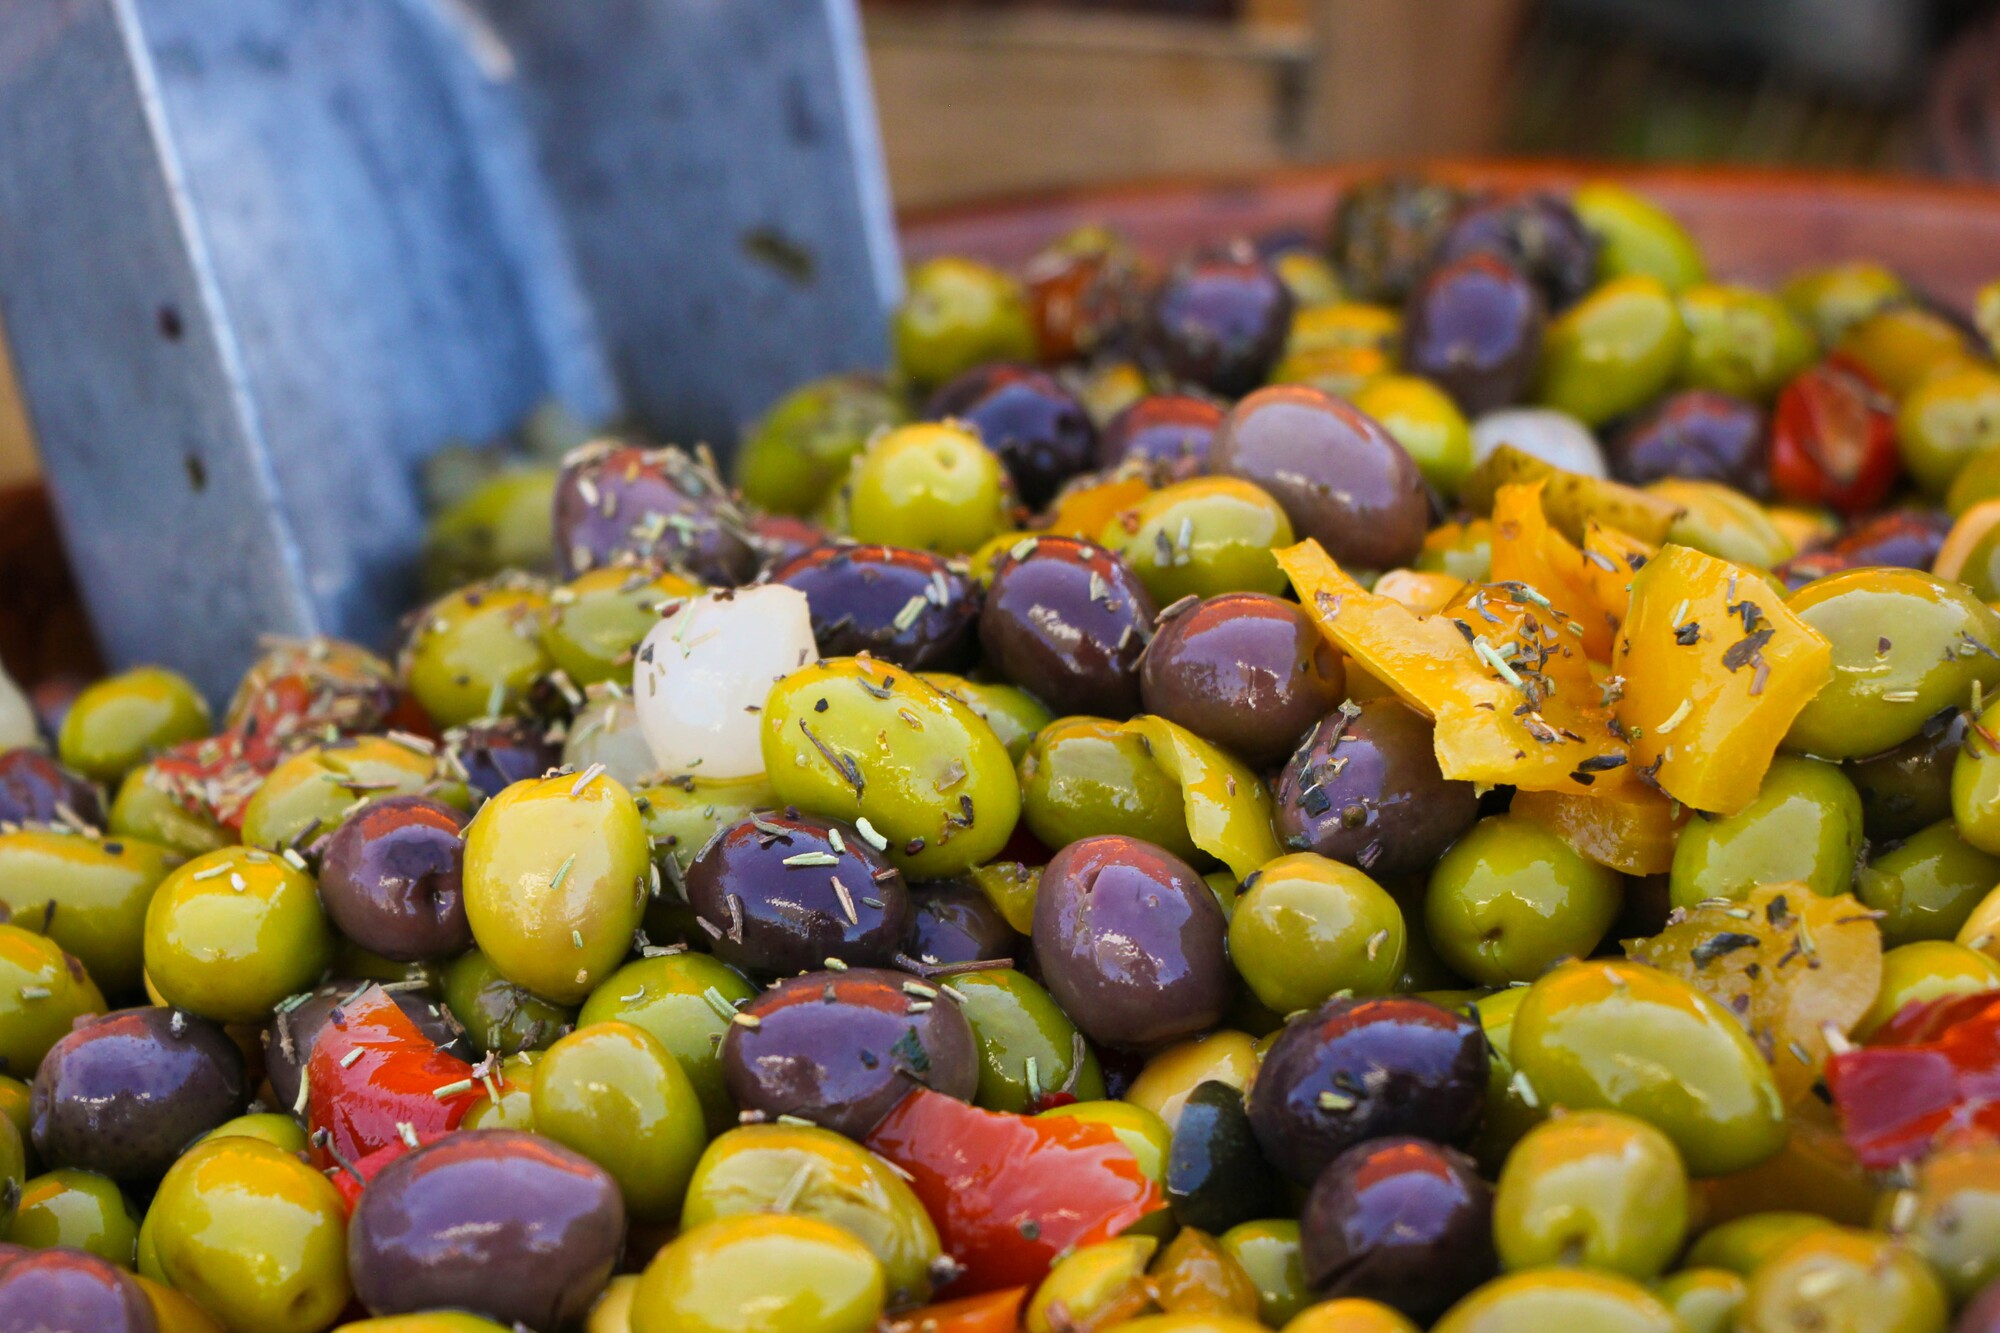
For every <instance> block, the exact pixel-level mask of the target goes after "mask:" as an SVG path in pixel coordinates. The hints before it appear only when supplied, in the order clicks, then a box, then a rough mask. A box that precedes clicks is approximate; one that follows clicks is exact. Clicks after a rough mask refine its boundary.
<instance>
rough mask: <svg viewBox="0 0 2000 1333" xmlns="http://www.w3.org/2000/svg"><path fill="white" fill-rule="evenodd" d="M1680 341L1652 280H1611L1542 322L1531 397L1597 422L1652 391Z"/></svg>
mask: <svg viewBox="0 0 2000 1333" xmlns="http://www.w3.org/2000/svg"><path fill="white" fill-rule="evenodd" d="M1686 347H1687V326H1686V324H1685V322H1684V321H1683V320H1682V319H1681V313H1680V310H1679V309H1678V308H1677V307H1676V305H1675V303H1674V296H1673V293H1672V292H1671V291H1669V290H1668V288H1667V285H1666V284H1665V283H1663V282H1661V281H1660V280H1659V279H1657V278H1653V277H1648V276H1637V275H1634V276H1631V277H1624V278H1614V279H1612V280H1611V281H1609V282H1606V283H1604V284H1603V285H1601V286H1599V287H1598V288H1596V289H1595V290H1594V291H1592V292H1591V293H1590V295H1588V296H1586V297H1584V298H1583V299H1582V300H1581V301H1578V302H1577V303H1576V304H1575V305H1573V306H1571V307H1570V308H1569V309H1568V310H1566V311H1564V312H1563V313H1562V314H1561V315H1559V316H1557V317H1556V318H1555V319H1553V320H1551V321H1550V322H1549V328H1548V336H1547V338H1546V339H1545V340H1544V342H1543V347H1542V360H1541V373H1540V375H1539V383H1538V384H1537V386H1536V395H1537V397H1538V399H1539V401H1541V402H1542V403H1544V404H1546V405H1548V406H1550V407H1558V408H1561V409H1562V410H1563V411H1565V412H1568V413H1570V414H1571V415H1572V416H1574V417H1576V418H1577V419H1578V420H1580V421H1582V422H1583V423H1584V424H1585V425H1589V426H1601V425H1603V424H1604V423H1605V422H1606V421H1609V420H1610V419H1611V418H1613V417H1616V416H1620V415H1622V414H1624V413H1626V412H1630V411H1632V410H1634V409H1635V408H1639V407H1643V406H1644V405H1645V404H1647V403H1650V402H1652V401H1653V399H1654V398H1656V397H1658V396H1659V394H1660V391H1661V390H1662V389H1665V388H1666V387H1667V385H1668V384H1669V383H1670V382H1672V380H1673V377H1674V373H1675V372H1676V371H1677V370H1678V369H1679V368H1680V363H1681V356H1682V353H1683V352H1684V351H1685V349H1686Z"/></svg>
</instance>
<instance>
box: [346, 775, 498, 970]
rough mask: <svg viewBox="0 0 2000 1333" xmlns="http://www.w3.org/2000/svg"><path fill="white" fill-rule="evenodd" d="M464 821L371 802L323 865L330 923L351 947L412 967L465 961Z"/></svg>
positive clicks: (401, 802)
mask: <svg viewBox="0 0 2000 1333" xmlns="http://www.w3.org/2000/svg"><path fill="white" fill-rule="evenodd" d="M464 822H465V817H464V816H463V815H461V814H460V813H459V812H458V811H457V810H454V809H452V807H450V806H448V805H445V804H444V803H442V802H440V801H434V800H431V799H429V798H428V797H423V796H391V797H388V798H386V799H384V800H380V801H371V802H369V804H368V805H367V806H366V807H365V808H363V809H362V810H361V811H360V812H359V813H358V814H356V815H355V816H354V817H353V818H351V819H349V820H348V821H347V822H345V823H344V824H342V825H341V826H340V829H339V831H338V832H336V833H335V834H334V835H333V837H332V838H331V839H329V840H328V842H327V847H326V851H325V853H324V854H323V855H322V856H321V858H320V873H319V894H320V901H321V902H322V903H324V904H325V905H326V912H327V916H328V917H329V918H331V919H332V921H333V924H334V925H335V926H337V927H339V929H340V932H341V933H342V934H343V935H345V936H347V937H348V938H349V939H350V940H352V941H354V942H355V943H356V944H358V945H360V946H361V947H362V948H364V949H368V950H370V951H372V952H374V953H379V954H381V955H382V956H383V957H385V958H393V959H397V960H399V961H403V962H414V961H416V960H419V959H424V958H439V957H444V956H446V955H450V954H457V953H463V952H464V951H465V950H466V949H467V948H468V947H470V946H471V944H472V927H471V926H470V925H469V924H467V922H466V919H465V884H464V878H463V868H464V863H465V841H464V839H463V837H461V835H460V830H461V828H462V827H463V825H464Z"/></svg>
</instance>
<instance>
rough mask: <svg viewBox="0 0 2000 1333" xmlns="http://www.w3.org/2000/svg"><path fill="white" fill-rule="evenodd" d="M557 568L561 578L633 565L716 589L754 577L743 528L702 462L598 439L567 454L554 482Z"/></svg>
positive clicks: (753, 556)
mask: <svg viewBox="0 0 2000 1333" xmlns="http://www.w3.org/2000/svg"><path fill="white" fill-rule="evenodd" d="M555 541H556V563H557V565H558V566H559V567H560V569H561V571H562V575H563V577H564V578H575V577H576V576H577V575H578V574H581V573H582V572H583V571H585V570H587V569H596V568H598V567H599V566H601V565H608V564H612V563H614V562H615V561H617V560H619V559H635V560H639V561H643V562H650V563H654V564H659V565H664V566H666V567H668V568H670V569H676V570H681V571H684V572H686V573H688V574H691V575H693V576H694V577H695V578H697V579H699V580H701V581H702V582H703V583H707V584H710V585H712V586H716V587H728V586H731V585H734V584H738V583H742V582H743V581H744V580H746V579H748V578H750V577H751V576H752V575H754V574H755V573H756V572H757V552H756V549H755V548H754V547H753V546H752V545H751V544H750V537H749V529H748V523H747V521H746V520H745V518H744V516H743V514H742V512H741V511H739V510H738V509H737V507H736V502H735V500H734V499H733V498H732V497H731V496H730V493H729V489H728V488H727V487H726V486H724V485H723V484H722V481H721V480H720V479H719V478H718V477H717V476H716V475H715V471H714V469H713V468H711V467H710V466H709V465H708V463H707V461H706V460H705V459H696V458H693V457H691V456H690V455H688V454H687V453H686V452H684V451H682V450H680V449H641V448H639V447H637V446H635V445H629V444H612V443H609V442H606V441H598V442H595V443H592V444H586V445H584V446H583V447H582V448H580V449H575V450H572V451H571V452H570V455H569V457H567V458H565V459H564V460H563V469H562V475H561V477H560V478H559V479H558V480H557V482H556V502H555Z"/></svg>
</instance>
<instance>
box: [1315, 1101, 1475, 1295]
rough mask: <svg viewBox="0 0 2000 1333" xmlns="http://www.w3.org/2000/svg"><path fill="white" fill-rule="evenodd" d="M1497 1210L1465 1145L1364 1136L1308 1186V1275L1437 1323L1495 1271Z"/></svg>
mask: <svg viewBox="0 0 2000 1333" xmlns="http://www.w3.org/2000/svg"><path fill="white" fill-rule="evenodd" d="M1492 1214H1493V1191H1492V1188H1491V1187H1490V1186H1488V1185H1487V1183H1486V1182H1485V1181H1484V1180H1481V1179H1480V1177H1479V1168H1478V1167H1477V1166H1476V1165H1474V1164H1473V1161H1472V1159H1471V1158H1470V1157H1467V1156H1466V1155H1465V1154H1464V1153H1461V1152H1457V1151H1454V1150H1453V1149H1451V1148H1446V1147H1442V1146H1440V1145H1438V1144H1436V1143H1432V1142H1429V1141H1428V1140H1425V1139H1421V1138H1409V1137H1401V1136H1398V1137H1392V1138H1381V1139H1376V1140H1375V1141H1374V1142H1372V1143H1363V1144H1359V1145H1357V1146H1355V1147H1353V1148H1350V1149H1348V1150H1347V1151H1346V1152H1344V1153H1342V1154H1341V1155H1340V1156H1339V1157H1336V1158H1335V1159H1334V1160H1333V1161H1332V1162H1331V1163H1330V1164H1329V1165H1328V1166H1327V1168H1326V1170H1325V1171H1323V1172H1321V1173H1320V1176H1319V1178H1318V1179H1317V1180H1315V1181H1314V1182H1313V1186H1312V1190H1311V1192H1309V1193H1308V1194H1307V1195H1306V1202H1305V1207H1304V1209H1303V1210H1301V1212H1300V1214H1299V1247H1300V1255H1301V1257H1302V1258H1303V1259H1304V1261H1305V1267H1306V1280H1307V1281H1309V1282H1310V1283H1312V1285H1313V1287H1314V1289H1315V1290H1317V1291H1319V1292H1320V1293H1321V1294H1322V1295H1326V1296H1333V1297H1358V1298H1363V1299H1367V1300H1374V1301H1380V1302H1381V1303H1383V1304H1384V1305H1388V1306H1391V1307H1393V1308H1395V1309H1397V1310H1400V1311H1402V1312H1403V1313H1404V1314H1406V1315H1408V1316H1409V1317H1410V1318H1412V1319H1415V1320H1418V1321H1420V1322H1423V1323H1428V1322H1430V1321H1431V1320H1432V1319H1434V1318H1436V1317H1437V1316H1438V1315H1439V1314H1442V1313H1443V1312H1444V1310H1445V1309H1446V1308H1447V1307H1448V1306H1450V1305H1451V1303H1452V1302H1453V1301H1456V1300H1457V1299H1458V1298H1459V1297H1460V1296H1463V1295H1464V1294H1465V1293H1466V1292H1468V1291H1470V1290H1471V1289H1472V1288H1474V1287H1476V1286H1478V1285H1479V1284H1480V1283H1481V1282H1483V1281H1485V1280H1486V1279H1487V1278H1488V1277H1490V1276H1492V1274H1493V1272H1494V1269H1495V1268H1496V1266H1497V1265H1496V1263H1495V1260H1494V1255H1493V1222H1492Z"/></svg>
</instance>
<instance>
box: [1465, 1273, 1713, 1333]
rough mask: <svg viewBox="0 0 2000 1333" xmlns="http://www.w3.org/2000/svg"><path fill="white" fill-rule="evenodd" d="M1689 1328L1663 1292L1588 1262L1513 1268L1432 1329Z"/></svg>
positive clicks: (1635, 1331) (1640, 1331)
mask: <svg viewBox="0 0 2000 1333" xmlns="http://www.w3.org/2000/svg"><path fill="white" fill-rule="evenodd" d="M1558 1329H1561V1330H1569V1329H1576V1330H1579V1333H1580V1331H1581V1330H1583V1329H1589V1330H1590V1333H1687V1330H1686V1329H1684V1328H1683V1327H1682V1326H1681V1323H1680V1321H1679V1320H1678V1319H1676V1318H1674V1312H1673V1311H1672V1310H1669V1309H1668V1308H1667V1307H1666V1306H1665V1305H1664V1304H1662V1303H1661V1301H1660V1298H1659V1297H1657V1296H1655V1295H1653V1293H1651V1292H1649V1291H1647V1290H1646V1289H1645V1288H1644V1287H1642V1286H1640V1285H1639V1284H1638V1283H1636V1282H1634V1281H1632V1279H1630V1278H1626V1277H1619V1276H1618V1275H1617V1274H1615V1273H1598V1272H1594V1271H1592V1270H1590V1269H1588V1268H1577V1269H1563V1268H1541V1269H1533V1270H1531V1271H1529V1272H1526V1273H1509V1274H1507V1275H1506V1276H1505V1277H1497V1278H1494V1279H1493V1280H1492V1281H1491V1282H1488V1283H1487V1284H1486V1285H1485V1286H1483V1287H1479V1288H1477V1289H1476V1290H1474V1291H1473V1293H1472V1294H1471V1295H1470V1296H1467V1297H1466V1298H1465V1299H1464V1300H1462V1301H1460V1302H1459V1303H1458V1304H1457V1305H1454V1306H1452V1307H1451V1309H1449V1310H1447V1311H1445V1316H1444V1318H1443V1319H1440V1320H1439V1321H1438V1322H1437V1323H1436V1324H1434V1325H1432V1327H1431V1333H1555V1330H1558Z"/></svg>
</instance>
